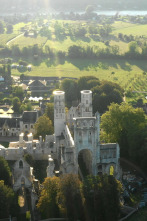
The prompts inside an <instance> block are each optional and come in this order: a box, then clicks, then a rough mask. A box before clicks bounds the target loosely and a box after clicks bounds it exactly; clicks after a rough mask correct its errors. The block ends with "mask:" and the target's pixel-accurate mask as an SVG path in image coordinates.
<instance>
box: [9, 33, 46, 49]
mask: <svg viewBox="0 0 147 221" xmlns="http://www.w3.org/2000/svg"><path fill="white" fill-rule="evenodd" d="M46 41H47V38H46V37H41V36H40V35H39V36H37V37H36V38H33V37H25V36H20V37H19V38H16V40H14V41H12V42H11V43H10V44H9V46H10V47H11V46H12V45H19V47H20V48H23V47H29V46H32V45H34V44H38V45H41V46H43V45H44V44H45V43H46Z"/></svg>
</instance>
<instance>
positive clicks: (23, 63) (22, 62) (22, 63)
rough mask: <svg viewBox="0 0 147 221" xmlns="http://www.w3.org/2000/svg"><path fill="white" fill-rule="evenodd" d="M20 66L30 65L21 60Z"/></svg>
mask: <svg viewBox="0 0 147 221" xmlns="http://www.w3.org/2000/svg"><path fill="white" fill-rule="evenodd" d="M19 65H23V66H27V65H28V63H27V62H26V61H22V60H19Z"/></svg>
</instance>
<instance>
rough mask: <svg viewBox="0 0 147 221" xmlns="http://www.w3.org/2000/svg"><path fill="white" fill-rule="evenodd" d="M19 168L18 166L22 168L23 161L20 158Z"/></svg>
mask: <svg viewBox="0 0 147 221" xmlns="http://www.w3.org/2000/svg"><path fill="white" fill-rule="evenodd" d="M19 168H20V169H22V168H23V162H22V160H20V161H19Z"/></svg>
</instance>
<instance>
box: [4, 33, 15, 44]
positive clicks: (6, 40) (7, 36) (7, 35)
mask: <svg viewBox="0 0 147 221" xmlns="http://www.w3.org/2000/svg"><path fill="white" fill-rule="evenodd" d="M16 36H17V34H15V33H12V34H0V45H5V44H6V43H7V42H8V41H10V40H11V39H13V38H15V37H16Z"/></svg>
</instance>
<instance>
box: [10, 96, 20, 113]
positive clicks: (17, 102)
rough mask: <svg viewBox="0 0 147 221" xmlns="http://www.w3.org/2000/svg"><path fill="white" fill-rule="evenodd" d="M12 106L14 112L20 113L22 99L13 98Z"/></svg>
mask: <svg viewBox="0 0 147 221" xmlns="http://www.w3.org/2000/svg"><path fill="white" fill-rule="evenodd" d="M12 105H13V110H14V112H16V113H19V112H20V106H21V102H20V99H19V98H18V97H14V98H13V100H12Z"/></svg>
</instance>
